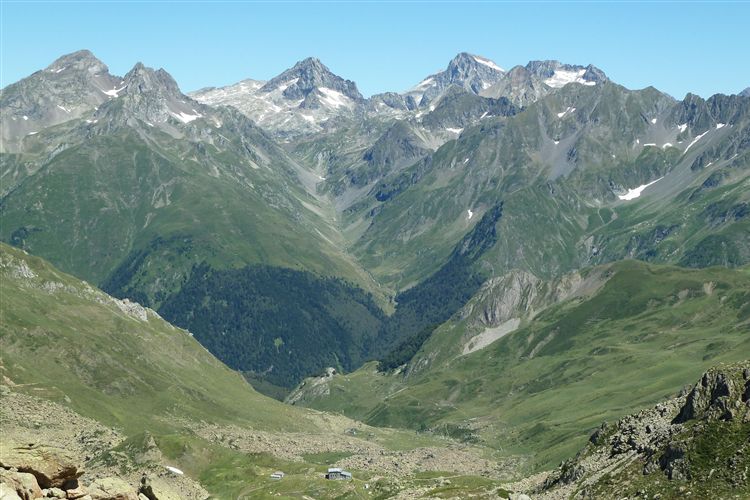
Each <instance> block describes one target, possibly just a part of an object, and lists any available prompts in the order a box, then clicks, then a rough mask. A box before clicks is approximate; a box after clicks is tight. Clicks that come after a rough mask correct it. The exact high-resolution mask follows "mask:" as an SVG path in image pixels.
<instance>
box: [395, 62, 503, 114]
mask: <svg viewBox="0 0 750 500" xmlns="http://www.w3.org/2000/svg"><path fill="white" fill-rule="evenodd" d="M504 75H505V71H504V70H503V69H502V68H501V67H500V66H498V65H497V64H495V63H494V62H492V61H491V60H489V59H487V58H485V57H481V56H477V55H474V54H469V53H468V52H461V53H459V54H458V55H456V56H455V57H454V58H453V59H451V61H450V62H449V63H448V67H447V68H446V69H445V70H444V71H442V72H440V73H436V74H434V75H430V76H429V77H427V78H425V79H424V80H422V81H421V82H420V83H419V84H418V85H417V86H415V87H414V88H413V89H411V90H410V91H409V92H407V93H406V95H407V96H411V97H412V98H414V99H415V100H416V101H417V102H418V103H419V104H420V105H421V106H424V105H427V104H428V103H430V102H432V101H434V100H435V99H436V98H437V97H439V96H440V95H441V94H442V93H443V92H444V91H445V90H446V89H448V88H449V87H450V86H451V85H458V86H459V87H463V88H464V89H466V90H468V91H470V92H472V93H474V94H479V93H480V92H482V91H483V90H484V89H487V88H489V87H491V86H492V85H493V84H495V83H497V82H498V81H500V80H502V79H503V77H504Z"/></svg>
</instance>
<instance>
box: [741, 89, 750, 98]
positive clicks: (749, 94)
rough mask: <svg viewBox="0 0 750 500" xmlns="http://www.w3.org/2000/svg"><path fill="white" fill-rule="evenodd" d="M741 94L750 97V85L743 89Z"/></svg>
mask: <svg viewBox="0 0 750 500" xmlns="http://www.w3.org/2000/svg"><path fill="white" fill-rule="evenodd" d="M740 95H741V96H742V97H750V87H748V88H746V89H745V90H743V91H742V92H740Z"/></svg>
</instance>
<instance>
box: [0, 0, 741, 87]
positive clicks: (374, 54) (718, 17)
mask: <svg viewBox="0 0 750 500" xmlns="http://www.w3.org/2000/svg"><path fill="white" fill-rule="evenodd" d="M0 10H1V13H2V19H1V20H0V25H1V26H0V28H1V29H0V39H1V40H0V41H1V42H2V47H1V48H0V53H1V55H2V60H1V61H0V69H2V75H1V76H2V82H1V83H2V85H3V86H5V85H7V84H9V83H12V82H14V81H16V80H19V79H21V78H23V77H24V76H27V75H29V74H31V73H32V72H34V71H36V70H38V69H41V68H44V67H45V66H47V65H49V64H50V63H51V62H52V61H53V60H55V59H56V58H57V57H59V56H60V55H63V54H66V53H69V52H73V51H75V50H78V49H82V48H87V49H90V50H91V51H93V52H94V54H96V56H97V57H99V59H101V60H102V61H104V62H105V63H106V64H107V65H108V66H109V68H110V71H111V72H112V73H114V74H118V75H123V74H125V73H126V72H127V71H128V70H129V69H130V68H131V67H132V66H133V65H134V64H135V63H136V62H138V61H142V62H143V63H144V64H146V65H147V66H153V67H163V68H164V69H166V70H167V71H169V72H170V73H171V74H172V75H173V76H174V77H175V79H176V80H177V82H178V83H179V84H180V87H181V88H182V89H183V91H191V90H196V89H198V88H201V87H205V86H221V85H227V84H230V83H234V82H237V81H239V80H242V79H244V78H255V79H262V80H265V79H269V78H271V77H273V76H275V75H277V74H278V73H280V72H281V71H283V70H284V69H286V68H288V67H290V66H292V65H293V64H294V63H295V62H296V61H298V60H300V59H303V58H305V57H307V56H316V57H318V58H320V59H321V60H322V61H323V63H324V64H326V65H327V66H328V67H329V68H331V70H332V71H333V72H334V73H337V74H339V75H340V76H342V77H344V78H348V79H351V80H354V81H355V82H357V84H358V86H359V88H360V90H361V92H362V93H363V94H365V95H366V96H367V95H371V94H373V93H377V92H383V91H386V90H396V91H402V90H405V89H407V88H409V87H411V86H413V85H414V84H416V83H418V82H419V81H420V80H422V79H423V78H424V77H425V76H427V75H428V74H431V73H434V72H436V71H438V70H441V69H443V68H445V66H446V65H447V63H448V61H449V60H450V59H451V58H452V57H453V56H454V55H455V54H457V53H458V52H461V51H466V52H471V53H474V54H479V55H482V56H485V57H488V58H490V59H493V60H494V61H495V62H497V63H498V64H499V65H500V66H502V67H503V68H506V69H508V68H510V67H513V66H515V65H517V64H526V63H527V62H528V61H529V60H533V59H558V60H561V61H563V62H568V63H573V64H584V65H585V64H589V63H593V64H594V65H596V66H598V67H600V68H601V69H603V70H604V71H605V72H606V73H607V74H608V75H609V77H610V78H612V79H613V80H615V81H616V82H618V83H621V84H623V85H625V86H626V87H628V88H643V87H646V86H648V85H653V86H655V87H656V88H658V89H660V90H662V91H664V92H667V93H669V94H671V95H673V96H675V97H682V96H684V95H685V94H686V93H687V92H694V93H697V94H700V95H702V96H705V97H707V96H709V95H711V94H714V93H717V92H723V93H737V92H739V91H741V90H742V89H744V88H746V87H748V86H750V50H749V49H748V47H750V3H747V2H732V3H729V2H726V3H716V2H711V3H708V2H706V3H695V2H693V3H686V2H658V3H657V2H575V3H570V2H533V3H529V2H525V3H519V2H488V1H480V2H426V1H422V2H401V1H391V2H382V1H381V2H341V1H329V2H243V1H237V0H233V1H205V2H196V1H192V2H179V1H171V2H164V1H163V2H151V1H116V2H113V1H107V0H100V1H88V2H63V1H56V2H49V1H47V2H28V1H17V2H14V1H12V0H11V1H8V0H0Z"/></svg>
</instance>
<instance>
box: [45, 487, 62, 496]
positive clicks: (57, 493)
mask: <svg viewBox="0 0 750 500" xmlns="http://www.w3.org/2000/svg"><path fill="white" fill-rule="evenodd" d="M45 491H46V495H47V498H65V491H64V490H61V489H60V488H49V489H47V490H45Z"/></svg>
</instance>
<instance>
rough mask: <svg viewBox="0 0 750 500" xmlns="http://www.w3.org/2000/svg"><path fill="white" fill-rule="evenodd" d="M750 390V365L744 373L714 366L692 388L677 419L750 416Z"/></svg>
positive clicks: (731, 418)
mask: <svg viewBox="0 0 750 500" xmlns="http://www.w3.org/2000/svg"><path fill="white" fill-rule="evenodd" d="M733 375H734V377H733ZM749 393H750V368H746V369H744V370H743V373H742V375H741V376H739V374H734V373H732V372H730V371H724V370H721V369H714V370H710V371H708V372H706V373H705V374H703V377H702V378H701V380H700V382H699V383H698V384H696V385H695V387H693V389H692V390H691V391H690V393H689V394H688V396H687V401H686V402H685V406H683V407H682V409H681V410H680V413H679V415H677V417H676V418H675V419H674V422H675V423H685V422H687V421H689V420H694V419H703V420H733V419H735V418H738V417H739V418H744V419H747V416H748V405H747V403H748V397H747V396H748V394H749Z"/></svg>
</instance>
